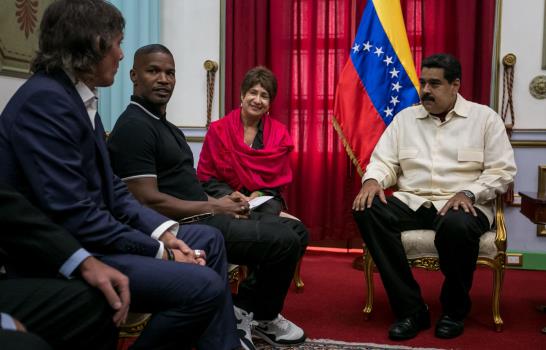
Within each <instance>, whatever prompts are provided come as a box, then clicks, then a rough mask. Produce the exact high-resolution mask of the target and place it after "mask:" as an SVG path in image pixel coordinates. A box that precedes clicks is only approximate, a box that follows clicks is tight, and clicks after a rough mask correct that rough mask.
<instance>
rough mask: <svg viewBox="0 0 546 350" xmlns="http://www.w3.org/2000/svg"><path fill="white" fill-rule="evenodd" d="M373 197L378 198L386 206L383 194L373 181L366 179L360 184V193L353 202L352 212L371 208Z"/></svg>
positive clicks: (377, 184) (375, 181)
mask: <svg viewBox="0 0 546 350" xmlns="http://www.w3.org/2000/svg"><path fill="white" fill-rule="evenodd" d="M375 196H379V199H380V200H381V202H383V203H385V204H387V198H386V197H385V192H383V189H382V188H381V186H380V185H379V183H378V182H377V180H375V179H368V180H366V181H364V183H363V184H362V188H361V189H360V192H358V194H357V195H356V198H355V200H354V201H353V210H356V211H364V210H365V209H366V208H369V207H371V206H372V201H373V198H374V197H375Z"/></svg>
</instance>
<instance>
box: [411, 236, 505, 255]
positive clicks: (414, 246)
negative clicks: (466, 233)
mask: <svg viewBox="0 0 546 350" xmlns="http://www.w3.org/2000/svg"><path fill="white" fill-rule="evenodd" d="M435 235H436V232H434V231H432V230H411V231H404V232H402V244H403V245H404V249H405V251H406V255H407V257H408V259H417V258H424V257H435V258H437V257H438V252H437V251H436V247H435V246H434V236H435ZM495 235H496V233H495V231H487V232H486V233H484V234H483V235H482V236H481V238H480V251H479V253H478V255H479V256H480V257H486V258H490V259H494V258H495V255H497V246H496V245H495Z"/></svg>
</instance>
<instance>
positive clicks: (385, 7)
mask: <svg viewBox="0 0 546 350" xmlns="http://www.w3.org/2000/svg"><path fill="white" fill-rule="evenodd" d="M418 84H419V82H418V79H417V74H416V72H415V66H414V64H413V58H412V56H411V52H410V48H409V43H408V37H407V35H406V27H405V25H404V19H403V17H402V9H401V7H400V2H399V1H396V0H368V3H367V4H366V8H365V9H364V13H363V14H362V19H361V21H360V25H359V27H358V31H357V34H356V37H355V40H354V43H353V46H352V49H351V54H350V57H349V60H348V61H347V63H346V65H345V67H344V68H343V71H342V72H341V76H340V78H339V82H338V86H337V90H336V98H335V106H334V118H333V124H334V128H335V129H336V130H337V132H338V134H339V136H340V137H341V139H342V141H343V144H344V146H345V149H346V150H347V153H348V154H349V156H350V158H351V160H352V161H353V162H354V164H355V165H356V167H357V169H358V173H359V174H360V175H361V176H362V175H363V173H364V169H365V168H366V165H367V164H368V162H369V160H370V155H371V154H372V151H373V149H374V147H375V144H376V143H377V141H378V140H379V138H380V137H381V134H382V133H383V131H384V130H385V129H386V128H387V126H388V125H389V124H390V122H391V121H392V119H393V118H394V116H395V115H396V114H397V113H398V112H400V111H401V110H402V109H404V108H406V107H408V106H411V105H413V104H415V103H417V102H418V101H419V94H418V90H419V88H418V86H419V85H418Z"/></svg>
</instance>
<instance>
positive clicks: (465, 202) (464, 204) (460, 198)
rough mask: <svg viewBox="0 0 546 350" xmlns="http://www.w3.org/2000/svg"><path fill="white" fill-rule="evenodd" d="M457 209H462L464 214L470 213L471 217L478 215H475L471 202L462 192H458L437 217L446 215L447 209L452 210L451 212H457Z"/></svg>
mask: <svg viewBox="0 0 546 350" xmlns="http://www.w3.org/2000/svg"><path fill="white" fill-rule="evenodd" d="M459 207H461V208H463V210H464V211H465V213H472V215H474V216H478V213H476V209H475V208H474V205H473V204H472V201H471V200H470V198H468V197H467V196H465V194H464V193H462V192H458V193H456V194H455V195H454V196H453V197H451V198H450V199H449V200H448V201H447V203H446V204H445V205H444V206H443V207H442V209H441V210H440V211H439V212H438V215H442V216H443V215H446V213H447V211H448V210H449V209H451V208H453V210H459Z"/></svg>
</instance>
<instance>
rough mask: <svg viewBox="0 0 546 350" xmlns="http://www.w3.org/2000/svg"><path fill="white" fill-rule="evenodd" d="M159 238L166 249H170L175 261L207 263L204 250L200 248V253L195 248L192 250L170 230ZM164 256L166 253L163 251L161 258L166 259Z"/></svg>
mask: <svg viewBox="0 0 546 350" xmlns="http://www.w3.org/2000/svg"><path fill="white" fill-rule="evenodd" d="M159 240H160V241H161V242H163V245H164V247H165V248H166V249H167V248H168V249H172V252H173V254H174V260H175V261H178V262H185V263H189V264H198V265H202V266H204V265H205V264H206V263H207V260H206V256H205V252H204V251H202V250H200V251H199V252H200V253H199V254H196V250H192V249H191V248H190V247H189V246H188V245H187V244H186V243H185V242H184V241H183V240H181V239H178V238H176V237H175V236H174V235H173V234H172V233H170V232H165V233H164V234H162V235H161V237H160V238H159ZM197 255H199V256H197ZM166 257H167V253H166V252H165V253H163V259H166Z"/></svg>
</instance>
